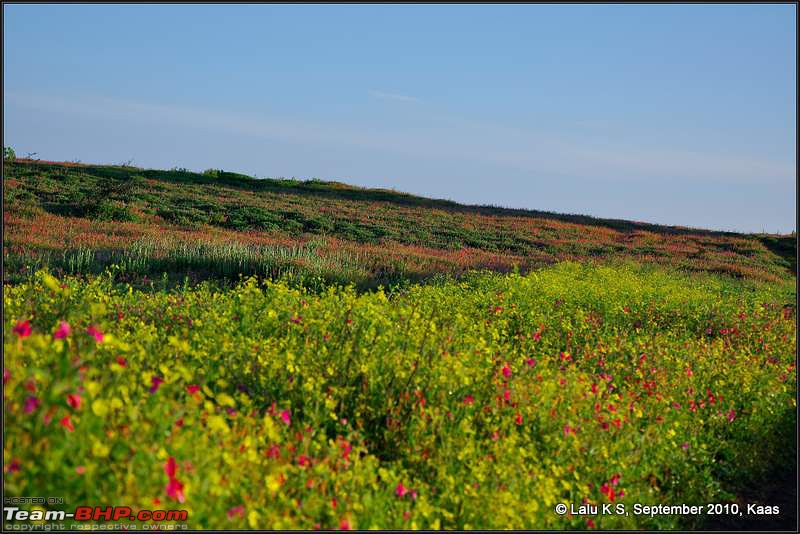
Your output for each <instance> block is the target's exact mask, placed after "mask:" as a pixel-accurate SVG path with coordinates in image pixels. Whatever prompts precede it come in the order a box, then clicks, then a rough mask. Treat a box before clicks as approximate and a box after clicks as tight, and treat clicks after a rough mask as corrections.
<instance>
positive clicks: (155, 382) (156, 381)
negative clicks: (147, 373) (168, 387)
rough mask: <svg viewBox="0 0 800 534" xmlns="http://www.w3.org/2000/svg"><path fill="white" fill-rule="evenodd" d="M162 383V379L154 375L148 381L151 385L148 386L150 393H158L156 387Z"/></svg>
mask: <svg viewBox="0 0 800 534" xmlns="http://www.w3.org/2000/svg"><path fill="white" fill-rule="evenodd" d="M163 382H164V379H163V378H161V377H160V376H157V375H154V376H153V378H151V379H150V383H151V384H153V385H152V386H150V393H151V394H152V393H155V392H156V391H158V387H159V386H160V385H161V384H162V383H163Z"/></svg>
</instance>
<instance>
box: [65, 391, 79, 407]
mask: <svg viewBox="0 0 800 534" xmlns="http://www.w3.org/2000/svg"><path fill="white" fill-rule="evenodd" d="M67 404H69V405H70V406H71V407H72V408H74V409H76V410H80V408H81V396H80V395H76V394H75V393H69V394H68V395H67Z"/></svg>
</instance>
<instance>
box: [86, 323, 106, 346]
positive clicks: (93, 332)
mask: <svg viewBox="0 0 800 534" xmlns="http://www.w3.org/2000/svg"><path fill="white" fill-rule="evenodd" d="M86 333H87V334H89V335H90V336H93V337H94V340H95V341H96V342H98V343H102V342H103V338H104V336H103V333H102V332H101V331H100V330H98V329H97V328H95V327H94V325H92V326H90V327H89V328H87V329H86Z"/></svg>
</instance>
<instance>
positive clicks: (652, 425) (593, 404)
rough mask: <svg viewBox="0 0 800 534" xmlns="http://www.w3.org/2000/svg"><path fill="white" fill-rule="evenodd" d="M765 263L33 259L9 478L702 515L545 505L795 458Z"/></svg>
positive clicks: (24, 282)
mask: <svg viewBox="0 0 800 534" xmlns="http://www.w3.org/2000/svg"><path fill="white" fill-rule="evenodd" d="M742 239H743V240H744V238H742ZM764 254H767V253H764ZM763 257H766V256H763ZM762 259H763V258H762ZM742 261H745V260H742ZM753 261H755V260H753ZM770 269H772V268H769V269H766V270H765V271H764V272H765V273H766V274H767V275H769V276H764V277H757V276H753V277H739V278H734V277H731V276H727V275H719V274H716V275H715V274H710V273H696V272H695V273H689V272H686V271H685V270H678V269H677V268H675V267H668V266H654V265H641V264H635V263H631V262H612V263H606V264H600V263H592V262H584V263H575V262H562V263H558V264H557V265H554V266H549V267H541V268H534V269H531V270H530V271H529V272H527V273H525V274H519V273H514V272H511V273H491V272H480V273H478V272H471V273H467V274H465V275H463V276H461V277H459V278H448V279H445V278H441V279H439V280H437V281H435V282H431V283H426V284H406V285H403V286H401V287H399V288H395V289H392V290H388V289H387V290H384V289H377V290H371V291H358V290H356V289H355V288H354V287H353V286H352V285H350V286H343V285H337V284H331V283H327V284H320V285H317V286H314V287H309V286H308V285H307V284H297V283H294V282H292V281H291V280H290V279H286V278H280V277H278V279H277V280H273V281H270V280H269V279H264V278H260V279H256V278H242V279H241V280H240V281H239V282H238V283H236V284H235V285H234V286H233V287H228V286H226V287H223V286H221V285H220V284H217V283H216V282H214V281H206V282H202V283H200V284H188V283H187V284H185V285H183V286H180V285H177V286H175V285H172V286H169V285H164V286H163V287H160V286H158V284H157V282H152V281H150V282H143V283H137V285H136V287H134V286H131V285H128V284H126V283H122V282H120V280H119V277H117V276H115V275H114V274H113V273H108V274H101V275H91V276H72V275H67V274H58V273H56V275H57V276H53V274H52V273H48V272H47V271H44V270H41V271H37V272H35V273H29V274H28V275H27V276H26V277H25V278H24V279H20V280H18V281H16V282H15V283H14V284H12V285H7V286H6V287H5V293H4V302H3V306H4V324H3V333H4V346H3V348H4V363H3V385H4V387H3V390H4V398H3V409H4V419H5V428H4V430H5V433H4V444H3V466H4V490H5V494H6V495H7V496H8V495H16V496H23V495H48V496H62V497H65V498H67V499H69V500H70V502H71V503H73V505H74V504H86V505H91V506H113V505H119V506H130V507H132V508H134V509H167V510H169V509H185V510H188V520H187V521H186V523H188V524H189V526H190V527H192V528H243V529H247V528H261V529H269V528H277V529H291V528H302V529H330V528H336V529H347V528H351V529H355V528H359V529H368V528H375V527H377V528H384V529H406V528H420V529H439V528H451V529H452V528H463V529H477V528H483V529H490V528H494V529H503V528H516V529H559V528H562V529H563V528H569V529H573V528H574V529H591V528H690V527H697V526H703V525H704V523H703V522H704V521H707V520H708V518H707V517H706V516H675V515H658V516H652V517H651V516H648V515H634V514H630V515H597V516H586V515H580V514H576V515H570V514H566V515H558V514H556V513H554V506H555V505H556V504H557V503H574V504H575V505H580V504H582V503H584V504H585V503H590V504H605V503H615V504H617V503H626V504H628V505H629V506H631V505H632V504H633V503H643V504H669V505H673V504H679V503H687V504H705V503H722V502H732V501H733V500H734V499H735V497H736V494H735V492H736V491H737V489H738V488H742V487H747V486H751V485H753V484H763V483H764V480H765V476H766V474H767V473H769V472H770V470H772V469H775V468H776V467H783V468H784V469H792V470H796V465H795V463H794V462H795V456H796V444H795V441H794V436H795V431H796V426H797V419H796V394H797V390H796V379H797V376H796V367H795V351H796V343H797V329H796V316H795V308H794V305H793V303H794V301H795V279H794V277H793V276H787V275H786V274H785V273H784V274H780V272H779V271H778V270H777V267H776V268H775V270H770ZM770 273H771V274H770ZM139 282H141V281H139ZM64 508H65V509H68V508H70V507H69V506H64Z"/></svg>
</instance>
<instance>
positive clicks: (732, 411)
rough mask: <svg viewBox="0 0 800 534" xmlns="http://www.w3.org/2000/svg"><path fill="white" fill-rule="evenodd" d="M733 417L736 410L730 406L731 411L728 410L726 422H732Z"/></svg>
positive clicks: (734, 417)
mask: <svg viewBox="0 0 800 534" xmlns="http://www.w3.org/2000/svg"><path fill="white" fill-rule="evenodd" d="M734 419H736V410H734V409H733V408H731V411H729V412H728V422H729V423H733V420H734Z"/></svg>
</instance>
